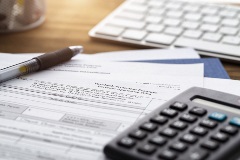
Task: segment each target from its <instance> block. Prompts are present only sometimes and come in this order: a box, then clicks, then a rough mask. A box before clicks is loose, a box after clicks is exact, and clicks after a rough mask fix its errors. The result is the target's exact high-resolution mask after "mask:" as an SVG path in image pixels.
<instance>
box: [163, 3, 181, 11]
mask: <svg viewBox="0 0 240 160" xmlns="http://www.w3.org/2000/svg"><path fill="white" fill-rule="evenodd" d="M181 7H182V4H181V3H180V2H170V3H167V4H166V5H165V8H167V9H171V10H178V9H180V8H181Z"/></svg>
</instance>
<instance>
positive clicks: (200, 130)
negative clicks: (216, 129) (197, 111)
mask: <svg viewBox="0 0 240 160" xmlns="http://www.w3.org/2000/svg"><path fill="white" fill-rule="evenodd" d="M190 132H191V133H193V134H196V135H199V136H204V135H206V134H207V133H208V131H207V130H206V129H205V128H203V127H200V126H196V127H194V128H193V129H192V130H191V131H190Z"/></svg>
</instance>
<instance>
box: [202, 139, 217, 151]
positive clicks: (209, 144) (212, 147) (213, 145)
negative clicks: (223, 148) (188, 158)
mask: <svg viewBox="0 0 240 160" xmlns="http://www.w3.org/2000/svg"><path fill="white" fill-rule="evenodd" d="M201 146H202V147H203V148H207V149H210V150H215V149H217V148H218V147H219V144H218V143H217V142H215V141H212V140H207V141H206V142H204V143H202V144H201Z"/></svg>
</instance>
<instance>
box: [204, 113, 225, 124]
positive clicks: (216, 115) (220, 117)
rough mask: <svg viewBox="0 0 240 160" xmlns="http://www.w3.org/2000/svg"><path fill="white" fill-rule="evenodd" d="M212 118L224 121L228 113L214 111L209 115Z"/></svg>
mask: <svg viewBox="0 0 240 160" xmlns="http://www.w3.org/2000/svg"><path fill="white" fill-rule="evenodd" d="M208 117H209V118H210V119H212V120H216V121H219V122H223V121H224V120H225V119H227V115H226V114H223V113H219V112H213V113H211V114H210V115H209V116H208Z"/></svg>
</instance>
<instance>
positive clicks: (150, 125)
mask: <svg viewBox="0 0 240 160" xmlns="http://www.w3.org/2000/svg"><path fill="white" fill-rule="evenodd" d="M140 128H141V129H143V130H146V131H149V132H153V131H155V130H156V129H157V125H156V124H154V123H151V122H146V123H144V124H142V125H141V126H140Z"/></svg>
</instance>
